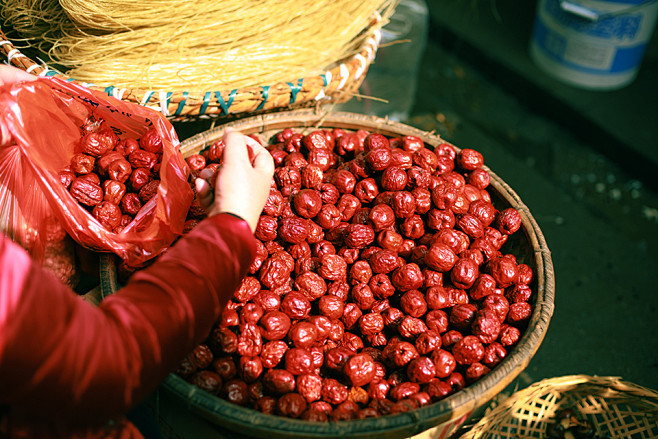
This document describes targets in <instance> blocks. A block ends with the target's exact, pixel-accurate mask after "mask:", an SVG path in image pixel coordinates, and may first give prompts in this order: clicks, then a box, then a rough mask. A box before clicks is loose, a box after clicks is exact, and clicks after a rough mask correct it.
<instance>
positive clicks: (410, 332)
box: [60, 128, 534, 422]
mask: <svg viewBox="0 0 658 439" xmlns="http://www.w3.org/2000/svg"><path fill="white" fill-rule="evenodd" d="M272 142H273V143H272V144H271V145H269V149H270V152H271V154H272V156H273V158H274V160H275V164H276V168H277V169H276V171H275V175H274V178H273V181H272V186H271V188H270V195H269V197H268V200H267V202H266V205H265V207H264V209H263V214H262V216H261V219H260V220H259V225H258V226H257V231H256V233H255V236H256V238H257V240H258V244H257V248H258V251H257V255H256V257H255V259H254V261H253V262H252V264H251V266H250V267H249V274H248V276H247V277H246V278H245V281H244V282H243V283H242V285H241V286H240V288H239V289H238V290H237V291H236V293H235V294H234V297H233V298H232V299H231V300H230V301H229V303H228V304H227V307H226V311H225V312H224V313H223V314H222V317H221V319H220V320H219V321H218V323H217V325H216V327H215V328H214V329H213V332H212V334H211V336H210V337H209V339H208V346H209V347H210V348H211V350H212V356H211V358H213V357H214V359H213V360H212V365H211V366H208V368H207V369H199V368H198V367H197V366H195V365H193V363H192V362H191V361H190V360H187V361H186V364H187V367H184V365H183V364H182V365H181V367H179V370H178V371H177V373H179V374H181V376H185V377H187V379H191V377H192V376H198V375H199V374H198V372H199V370H212V371H214V372H215V373H216V375H217V376H218V377H219V379H221V380H222V384H221V385H220V386H221V390H220V391H219V396H220V397H224V398H226V399H229V400H233V401H235V402H236V403H239V404H245V405H247V406H250V407H253V408H255V409H257V410H260V411H262V412H263V413H270V414H276V415H280V416H288V417H292V418H298V419H302V420H305V421H317V422H327V421H334V422H338V421H341V420H349V419H364V418H367V417H375V416H382V415H386V414H394V413H401V412H405V411H410V410H416V409H418V408H419V407H422V406H425V405H427V404H429V403H432V402H435V401H438V400H440V399H442V398H445V397H446V396H448V395H450V394H452V393H454V392H457V391H459V390H460V389H462V388H464V387H465V386H466V385H468V384H471V383H473V382H475V381H477V380H479V379H480V378H481V377H482V376H484V375H485V374H486V373H488V372H489V371H490V370H491V369H492V368H494V367H496V366H497V365H498V364H499V363H500V362H501V361H502V360H503V359H504V358H505V356H506V355H507V353H508V349H511V347H513V346H514V345H515V344H516V343H518V340H519V339H520V335H521V331H522V330H523V328H525V327H526V325H527V322H528V320H529V317H530V315H531V313H532V305H531V298H532V288H531V282H532V281H533V274H534V273H533V272H532V269H531V268H530V267H529V266H528V265H526V264H521V263H518V262H517V261H516V258H514V257H513V256H511V255H507V254H504V253H503V252H504V251H505V250H504V249H505V247H504V246H503V245H504V244H505V243H506V241H507V237H508V236H509V234H511V233H513V232H515V231H516V230H518V229H519V228H520V227H521V216H520V214H519V212H518V211H516V210H514V209H503V210H502V211H500V212H499V211H498V210H497V208H496V207H494V205H493V204H492V202H491V196H490V195H489V193H488V192H487V190H488V186H489V184H490V175H489V173H488V171H486V168H484V167H483V160H482V156H481V154H479V153H478V152H477V151H474V150H460V151H459V152H458V151H457V150H456V148H454V147H453V146H452V145H450V144H448V143H441V144H439V145H436V146H434V145H432V146H431V147H430V146H429V145H427V146H426V145H425V144H424V142H423V141H422V139H420V138H416V137H414V136H403V137H398V138H392V137H391V138H387V137H386V136H383V135H380V134H376V133H370V132H368V131H365V130H358V131H357V132H349V131H347V130H344V129H339V128H337V129H333V130H329V129H316V130H313V131H311V132H310V133H309V134H307V135H303V134H301V133H298V132H295V131H294V130H292V129H284V130H282V131H281V132H279V133H277V134H276V135H275V136H272ZM220 143H221V142H220ZM133 146H134V145H133ZM221 149H223V145H218V146H216V147H214V146H213V147H210V148H208V149H207V150H205V151H204V152H202V153H200V154H193V155H191V156H189V157H188V158H187V159H186V161H187V163H188V165H189V167H190V170H191V171H193V173H194V172H198V171H200V170H201V169H208V167H210V166H214V168H213V172H215V171H216V169H217V167H218V166H219V162H220V158H221ZM147 151H148V150H146V149H144V148H141V151H140V148H139V147H129V145H128V144H126V147H125V148H124V149H122V150H121V151H119V150H118V147H117V150H116V151H111V152H109V153H106V154H107V156H103V155H101V156H98V157H99V159H98V160H99V161H101V160H102V159H104V160H105V161H106V162H115V161H119V160H123V161H126V162H128V163H129V164H132V165H133V166H132V167H133V168H135V165H140V166H142V165H143V166H144V167H143V168H135V169H133V170H132V171H131V172H132V173H133V174H135V175H136V174H137V170H140V172H144V174H142V175H143V178H142V177H140V178H139V179H138V180H140V181H143V184H144V185H147V184H153V185H155V184H158V183H159V182H157V181H156V182H155V183H150V182H149V181H146V179H147V178H149V179H150V178H153V176H152V173H151V172H150V171H149V170H148V169H149V167H150V166H151V163H152V158H153V157H154V156H157V157H159V155H158V154H154V155H151V154H145V152H147ZM131 154H132V157H133V160H132V161H131V159H130V156H131ZM90 157H91V156H90ZM91 158H92V159H93V157H91ZM137 159H140V160H141V161H139V162H138V160H137ZM108 166H109V163H105V164H104V165H103V168H105V167H108ZM155 166H156V165H153V167H154V168H155ZM90 172H92V174H86V175H85V178H88V179H89V180H88V181H90V182H91V183H92V184H100V183H101V182H100V179H99V177H98V175H101V178H102V176H104V175H105V174H104V172H105V171H102V170H100V169H97V167H96V168H95V169H93V170H91V171H90ZM96 173H98V175H96ZM71 174H72V175H71V177H70V178H66V175H63V174H62V173H60V176H61V177H60V178H61V179H62V184H65V185H69V184H70V183H69V181H72V180H73V178H74V177H75V174H74V173H73V172H71ZM147 175H148V176H147ZM118 183H119V182H118V181H116V182H114V183H113V184H112V185H108V184H105V185H103V184H101V187H102V188H105V187H106V186H107V187H108V188H110V189H105V190H104V191H103V192H104V196H107V197H108V199H106V200H105V201H110V198H112V197H114V198H117V199H119V200H121V201H123V200H125V199H128V198H127V195H130V191H136V190H138V189H136V186H137V185H139V184H140V183H139V182H137V183H134V182H133V178H132V177H131V178H130V180H128V181H127V182H125V183H124V187H125V188H126V190H125V192H126V193H125V194H122V195H123V196H120V195H115V193H120V192H121V191H120V189H121V186H120V185H119V184H118ZM152 187H154V188H157V186H152ZM151 193H154V191H153V190H151ZM133 195H134V194H133ZM114 198H112V199H114ZM139 201H142V200H139ZM142 202H143V201H142ZM115 204H119V206H121V208H122V214H123V215H122V218H123V216H126V215H127V213H126V212H123V206H122V203H115ZM197 204H198V203H197ZM196 211H198V212H200V213H203V215H199V216H198V218H196V217H195V216H194V215H195V212H196ZM132 215H134V213H133V214H132ZM188 217H189V218H194V219H195V220H196V221H197V222H198V221H199V220H201V219H202V218H204V217H205V211H204V212H202V211H201V209H199V208H197V207H196V205H195V204H194V203H193V206H192V208H191V209H190V213H189V214H188ZM128 218H130V217H128ZM191 227H192V226H191ZM195 374H196V375H195ZM211 382H212V380H207V382H203V381H199V386H200V387H201V386H206V387H209V388H210V387H211V386H210V383H211ZM228 383H230V384H231V386H232V387H229V386H228ZM229 388H233V389H234V390H233V396H229V393H228V392H227V389H229Z"/></svg>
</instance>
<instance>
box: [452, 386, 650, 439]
mask: <svg viewBox="0 0 658 439" xmlns="http://www.w3.org/2000/svg"><path fill="white" fill-rule="evenodd" d="M567 408H569V409H573V410H574V411H575V413H577V415H578V417H580V419H586V420H588V421H589V422H591V423H592V425H593V426H594V428H595V430H596V434H597V435H598V437H610V438H636V439H649V438H655V437H658V392H657V391H655V390H651V389H647V388H645V387H642V386H639V385H637V384H633V383H629V382H627V381H623V380H622V379H621V378H619V377H607V376H604V377H599V376H588V375H569V376H563V377H557V378H549V379H545V380H542V381H539V382H537V383H535V384H532V385H531V386H529V387H527V388H525V389H523V390H519V391H517V392H515V393H514V394H512V395H511V396H510V397H509V398H507V399H505V400H503V401H502V402H501V403H500V404H499V405H497V406H496V407H495V408H493V409H492V410H490V411H489V412H488V413H487V414H486V415H485V416H483V417H482V418H481V419H480V420H479V421H478V422H477V423H476V424H475V425H474V426H473V427H472V428H471V429H470V430H469V431H468V432H467V433H466V434H464V435H462V436H461V439H498V438H510V437H513V438H516V437H519V438H526V437H528V438H530V437H532V438H545V437H548V435H547V429H548V426H549V424H551V423H554V422H556V414H557V413H558V412H559V411H560V410H563V409H567Z"/></svg>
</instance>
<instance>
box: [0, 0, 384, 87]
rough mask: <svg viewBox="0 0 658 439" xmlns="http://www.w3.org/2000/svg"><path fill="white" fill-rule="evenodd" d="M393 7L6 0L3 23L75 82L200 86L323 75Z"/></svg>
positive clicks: (256, 0) (315, 2)
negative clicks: (45, 53) (373, 23)
mask: <svg viewBox="0 0 658 439" xmlns="http://www.w3.org/2000/svg"><path fill="white" fill-rule="evenodd" d="M396 4H397V0H361V1H357V2H355V1H353V0H295V1H292V0H268V1H261V0H222V1H217V0H197V1H194V2H191V1H189V0H140V1H134V0H6V4H5V6H4V7H2V8H3V9H2V11H0V12H1V13H2V17H3V19H4V21H5V23H7V24H9V25H11V26H12V27H13V28H14V29H15V30H16V31H17V32H18V33H20V34H21V36H22V37H24V38H26V39H28V41H30V44H32V45H34V46H35V47H38V48H39V49H40V50H41V51H42V52H47V57H48V58H49V59H50V60H51V61H52V62H53V63H54V64H55V65H57V66H61V68H62V69H63V70H65V73H66V74H67V75H68V76H70V77H71V78H73V79H76V80H78V81H83V82H88V83H92V84H95V85H98V86H115V87H120V88H142V89H150V90H159V91H204V90H225V89H227V88H230V89H235V88H244V87H251V86H262V85H269V84H276V83H280V82H285V81H290V80H292V79H294V78H302V77H306V76H309V75H318V74H321V73H324V72H325V71H326V70H327V69H328V68H331V67H333V65H334V64H335V63H336V62H338V61H340V60H342V59H344V58H346V57H347V56H350V55H352V54H353V53H354V51H355V49H356V48H358V47H359V46H360V44H361V43H362V38H366V37H368V35H367V34H365V33H364V32H363V31H364V30H365V29H367V28H368V27H369V26H370V24H371V23H372V20H373V19H374V18H375V17H376V16H377V14H379V16H380V17H381V21H380V23H382V24H385V23H386V22H387V20H388V17H390V15H391V14H392V13H393V11H394V9H395V6H396ZM30 23H31V24H32V26H30ZM46 25H47V26H48V28H47V29H45V26H46ZM36 29H39V30H38V31H37V30H36ZM35 34H36V35H35Z"/></svg>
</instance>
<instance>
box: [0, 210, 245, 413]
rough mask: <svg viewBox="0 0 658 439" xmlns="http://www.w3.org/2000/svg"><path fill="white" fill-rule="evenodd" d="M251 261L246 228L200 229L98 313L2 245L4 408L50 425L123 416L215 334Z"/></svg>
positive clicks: (229, 222) (0, 397)
mask: <svg viewBox="0 0 658 439" xmlns="http://www.w3.org/2000/svg"><path fill="white" fill-rule="evenodd" d="M254 254H255V240H254V238H253V234H252V233H251V230H250V229H249V226H248V224H247V223H246V222H245V221H243V220H241V219H239V218H236V217H234V216H232V215H228V214H221V215H216V216H213V217H212V218H209V219H206V220H204V221H203V222H201V223H200V224H199V225H198V226H197V227H196V228H195V229H194V230H193V231H192V232H191V233H189V234H188V235H187V236H186V237H185V238H183V239H181V240H179V241H178V243H176V245H174V246H173V247H172V248H171V249H169V250H168V251H167V252H166V253H165V254H164V255H163V256H162V257H161V258H160V259H159V260H158V261H157V262H156V263H154V264H153V265H152V266H151V267H149V268H147V269H145V270H142V271H140V272H138V273H135V274H134V275H133V276H132V278H131V279H130V282H129V283H128V284H127V285H126V286H125V287H123V288H122V289H121V290H120V291H118V292H117V293H116V294H114V295H112V296H110V297H108V298H106V299H105V300H104V301H103V303H101V305H100V306H99V307H98V308H95V307H93V306H92V305H90V304H88V303H86V302H84V301H82V300H81V299H80V298H79V297H77V296H76V295H75V294H74V293H73V292H72V291H71V290H70V289H68V288H67V287H66V286H64V285H63V284H61V283H59V281H57V280H56V279H55V277H54V276H51V275H50V273H48V272H45V271H44V270H43V269H41V267H39V266H38V265H36V264H34V263H32V262H31V261H30V259H29V257H28V256H27V254H26V253H25V252H23V250H22V249H20V248H19V247H18V246H16V245H15V244H13V243H11V242H10V241H8V240H7V239H3V241H2V243H1V244H0V276H1V277H0V389H2V391H1V392H0V404H8V405H9V406H10V407H11V408H12V410H16V411H18V412H20V411H22V410H25V411H29V412H30V413H32V414H35V413H41V414H43V415H45V416H50V415H52V416H53V417H59V416H66V417H69V418H76V419H79V420H91V419H90V418H94V417H96V416H100V417H103V418H107V417H111V416H115V415H120V414H123V413H124V412H125V411H126V410H128V409H129V408H130V407H132V406H134V405H135V404H136V403H138V402H140V401H141V400H142V399H143V398H144V397H145V396H147V395H148V394H149V393H150V392H152V391H153V390H154V389H155V388H156V387H157V385H158V384H159V383H160V382H161V381H162V379H164V378H165V377H166V376H167V374H169V373H170V372H171V371H172V370H174V369H175V368H176V366H177V365H178V363H179V362H180V361H181V359H182V358H183V357H184V356H185V355H187V354H188V353H189V352H190V351H191V350H192V349H193V348H194V347H195V346H196V345H197V344H199V343H200V342H202V341H203V339H204V338H205V337H206V336H207V335H208V333H209V332H210V330H211V328H212V325H213V324H214V322H215V321H216V320H217V318H218V316H219V313H220V311H221V309H222V307H223V306H224V305H225V303H226V301H227V300H228V298H230V296H231V294H232V293H233V291H234V290H235V289H236V288H237V287H238V286H239V284H240V281H241V279H242V277H243V276H244V275H245V274H246V272H247V269H248V267H249V265H250V264H251V261H252V260H253V257H254Z"/></svg>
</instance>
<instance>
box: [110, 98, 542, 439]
mask: <svg viewBox="0 0 658 439" xmlns="http://www.w3.org/2000/svg"><path fill="white" fill-rule="evenodd" d="M227 127H233V128H235V129H238V130H240V131H241V132H243V133H244V134H251V135H255V136H257V137H259V138H260V139H261V140H262V141H263V143H264V144H266V143H267V141H268V140H269V139H270V137H271V136H272V135H274V134H276V133H277V132H279V131H281V130H283V129H284V128H293V129H294V130H295V131H297V132H300V133H306V132H310V131H312V130H314V129H318V128H328V129H331V128H342V129H345V130H353V131H356V130H358V129H364V130H367V131H370V132H378V133H382V134H384V135H387V136H404V135H414V136H418V137H420V138H421V139H423V140H424V141H425V142H426V143H427V144H428V145H433V146H435V145H438V144H440V143H442V142H444V141H443V140H442V139H441V138H440V137H439V136H437V135H434V134H432V133H428V132H424V131H421V130H418V129H416V128H413V127H410V126H408V125H404V124H401V123H398V122H393V121H390V120H387V119H382V118H378V117H374V116H364V115H359V114H353V113H340V112H335V113H330V112H318V111H317V110H309V109H304V110H295V111H288V112H281V113H274V114H266V115H262V116H253V117H249V118H245V119H241V120H239V121H233V122H230V123H227V124H224V125H222V126H218V127H216V128H214V129H211V130H209V131H205V132H203V133H200V134H197V135H196V136H193V137H191V138H189V139H187V140H186V141H184V142H182V143H181V152H182V153H183V155H184V156H189V155H191V154H194V153H198V152H200V151H203V150H204V149H205V148H207V147H209V146H210V145H211V144H212V143H214V142H215V141H217V140H218V139H220V138H221V136H222V134H223V132H224V130H225V129H226V128H227ZM457 150H459V148H457ZM485 169H487V170H488V171H489V172H490V176H491V183H490V186H489V187H488V190H489V192H490V194H491V197H492V202H493V203H494V205H495V206H496V207H497V208H498V209H503V208H506V207H514V208H516V209H517V210H518V211H519V212H520V214H521V218H522V225H521V230H520V231H519V232H517V233H515V234H513V235H511V236H510V238H509V239H508V241H507V242H506V244H505V248H504V249H505V252H507V253H512V254H514V255H515V256H516V257H517V260H518V261H519V263H521V262H523V263H526V264H528V265H529V266H530V267H531V268H532V269H533V270H534V273H535V276H534V280H533V283H532V285H531V286H532V288H533V291H534V296H533V298H532V303H533V314H532V316H531V319H530V321H529V323H528V327H527V329H526V330H525V331H524V333H523V335H522V337H521V339H520V340H519V342H518V344H517V345H516V346H515V347H514V349H512V350H511V351H510V352H509V353H508V355H507V357H506V358H505V359H504V360H503V361H502V362H501V363H500V364H499V365H498V366H496V367H495V368H494V369H492V371H491V372H489V373H488V374H487V375H485V376H484V377H483V378H481V379H480V380H478V381H477V382H475V383H473V384H471V385H469V386H467V387H466V388H464V389H463V390H461V391H459V392H456V393H454V394H453V395H451V396H449V397H447V398H445V399H443V400H441V401H438V402H436V403H434V404H430V405H428V406H425V407H421V408H419V409H417V410H413V411H411V412H406V413H401V414H396V415H388V416H382V417H379V418H370V419H363V420H353V421H344V422H328V423H320V422H308V421H302V420H299V419H291V418H286V417H281V416H273V415H267V414H263V413H261V412H259V411H256V410H254V409H250V408H246V407H242V406H238V405H235V404H232V403H230V402H228V401H226V400H224V399H221V398H219V397H218V396H215V395H212V394H210V393H207V392H204V391H203V390H201V389H199V388H198V387H195V386H194V385H192V384H190V383H189V382H187V381H185V380H184V379H183V378H181V377H180V376H178V375H176V374H170V375H169V376H168V377H167V378H166V380H165V382H164V383H163V385H162V386H161V389H162V390H163V391H166V392H168V394H171V395H172V396H173V397H174V398H175V399H176V400H177V401H179V402H180V403H181V404H183V405H184V406H185V407H186V408H188V409H189V411H190V412H191V413H193V414H195V415H197V416H199V417H201V418H203V419H205V420H206V421H208V422H210V423H211V424H212V425H216V426H217V428H219V429H225V430H226V433H227V435H230V434H239V435H240V437H251V438H267V439H275V438H280V439H289V438H298V439H308V438H326V439H330V438H331V439H333V438H337V437H347V438H351V439H356V438H361V439H366V438H367V439H373V438H377V439H393V438H408V437H412V436H417V437H416V438H415V439H421V438H422V439H430V438H432V439H434V438H439V437H441V438H445V437H449V436H450V435H451V434H453V433H454V432H455V431H457V429H458V428H459V427H460V426H461V425H462V424H464V423H465V422H466V420H467V419H468V417H469V416H470V415H471V414H473V413H474V412H475V410H476V409H478V408H480V407H482V406H484V405H485V404H486V403H487V402H488V401H489V400H491V399H492V398H493V397H494V396H495V395H497V394H499V393H500V392H501V391H503V390H504V389H505V388H506V387H507V386H508V385H509V384H510V383H511V382H512V381H513V380H514V379H515V378H516V377H517V376H518V375H519V374H520V373H521V372H522V371H523V370H524V369H525V368H526V366H527V365H528V363H529V362H530V360H531V358H532V357H533V355H534V354H535V352H536V351H537V349H538V348H539V346H540V344H541V342H542V341H543V339H544V336H545V334H546V331H547V329H548V324H549V321H550V319H551V317H552V315H553V306H554V289H555V285H554V273H553V263H552V260H551V256H550V251H549V250H548V247H547V245H546V242H545V240H544V236H543V234H542V232H541V230H540V229H539V226H538V225H537V223H536V222H535V220H534V218H533V217H532V215H531V214H530V211H529V210H528V208H527V207H526V206H525V205H524V204H523V202H522V201H521V200H520V198H519V197H518V195H517V194H516V193H515V192H514V191H513V190H512V189H511V188H510V187H509V186H508V185H507V184H506V183H505V182H504V181H503V180H502V179H500V177H498V176H497V175H496V174H494V173H493V172H491V171H490V170H489V169H488V168H485ZM104 261H105V264H104V267H102V270H103V271H102V273H101V278H102V279H101V281H102V282H101V286H102V287H103V289H104V290H105V291H106V293H103V295H106V294H111V292H113V291H115V290H116V289H117V288H118V287H119V285H118V283H117V280H116V279H117V273H116V266H113V265H112V261H113V260H112V259H111V258H107V259H104ZM102 263H103V261H102ZM108 264H109V265H108ZM230 432H232V433H230ZM229 437H230V436H229Z"/></svg>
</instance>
